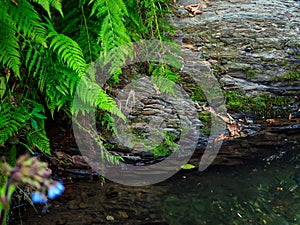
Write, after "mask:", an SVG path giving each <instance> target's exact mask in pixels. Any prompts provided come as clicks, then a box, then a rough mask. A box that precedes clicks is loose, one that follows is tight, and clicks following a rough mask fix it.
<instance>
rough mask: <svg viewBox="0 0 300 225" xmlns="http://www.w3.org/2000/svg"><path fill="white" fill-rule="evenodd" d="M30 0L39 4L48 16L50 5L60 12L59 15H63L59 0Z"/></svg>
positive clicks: (49, 14)
mask: <svg viewBox="0 0 300 225" xmlns="http://www.w3.org/2000/svg"><path fill="white" fill-rule="evenodd" d="M31 1H32V2H36V3H38V4H39V5H41V6H42V7H43V8H44V10H45V11H46V12H47V13H48V16H49V18H51V12H50V6H52V7H53V8H55V9H56V10H57V11H58V12H59V13H60V15H61V16H63V12H62V4H61V0H31Z"/></svg>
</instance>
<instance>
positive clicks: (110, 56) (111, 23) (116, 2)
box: [91, 0, 134, 80]
mask: <svg viewBox="0 0 300 225" xmlns="http://www.w3.org/2000/svg"><path fill="white" fill-rule="evenodd" d="M92 2H93V7H92V11H91V16H92V15H94V14H96V15H97V17H98V19H99V20H100V19H101V20H102V25H101V30H100V32H99V36H98V41H99V44H101V56H102V57H104V58H106V57H107V58H106V59H107V60H105V65H107V64H108V63H110V70H109V73H110V74H111V75H116V76H115V80H118V75H119V74H120V73H121V67H122V66H123V65H124V64H125V61H126V57H128V56H129V57H133V55H134V52H133V50H132V46H131V45H128V43H130V42H131V38H130V35H129V34H128V31H127V29H126V27H125V24H124V16H126V15H128V12H127V8H126V5H125V4H124V2H123V0H95V1H92ZM126 44H127V45H126ZM120 46H123V48H121V49H118V50H116V49H117V48H118V47H120ZM111 50H113V51H111Z"/></svg>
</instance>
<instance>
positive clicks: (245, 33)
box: [170, 0, 300, 112]
mask: <svg viewBox="0 0 300 225" xmlns="http://www.w3.org/2000/svg"><path fill="white" fill-rule="evenodd" d="M198 2H199V1H194V2H193V3H198ZM205 2H206V4H203V2H202V1H200V3H201V4H200V5H201V7H200V10H202V11H203V14H202V15H197V16H195V17H190V16H189V15H188V13H184V11H183V9H184V7H185V6H187V5H189V4H192V3H191V2H187V1H183V0H182V1H181V0H179V1H177V5H176V7H175V9H174V16H173V17H172V19H171V20H170V21H171V23H172V24H173V25H174V26H175V29H176V33H175V34H174V35H173V36H172V37H171V38H172V39H173V40H175V41H176V42H177V43H178V44H180V45H181V46H182V49H183V51H184V52H185V56H184V66H185V71H184V72H185V73H187V74H189V75H192V76H194V72H195V71H194V70H193V67H191V66H189V67H187V64H189V63H190V62H199V63H203V64H204V62H206V63H208V64H207V65H209V66H208V67H209V68H210V69H211V70H212V71H213V73H214V75H215V76H216V77H218V79H219V82H220V83H222V84H223V85H224V89H225V90H227V91H229V90H232V91H242V93H244V94H246V95H247V96H249V97H257V96H260V95H262V94H271V95H273V96H281V95H284V96H287V97H289V99H290V100H291V101H292V102H297V103H296V104H294V105H296V106H297V107H292V105H293V104H291V107H290V108H289V110H290V112H297V110H298V109H299V99H295V98H294V96H298V97H299V95H300V91H299V90H297V91H296V92H294V91H292V90H293V89H295V88H297V87H298V86H299V85H300V80H299V78H296V79H295V80H292V78H289V75H288V74H291V73H298V74H299V71H300V61H299V58H298V57H297V56H298V55H300V39H299V35H300V27H299V24H300V18H299V13H300V5H299V4H298V3H297V2H296V1H293V0H283V1H282V0H273V1H271V2H270V1H268V2H267V1H264V0H259V1H252V0H249V1H243V0H236V1H229V0H225V1H221V0H218V1H205ZM182 72H183V71H182ZM201 72H203V73H206V72H205V70H203V71H201Z"/></svg>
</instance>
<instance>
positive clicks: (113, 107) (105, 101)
mask: <svg viewBox="0 0 300 225" xmlns="http://www.w3.org/2000/svg"><path fill="white" fill-rule="evenodd" d="M76 94H77V97H78V99H80V100H81V101H82V103H83V104H84V105H87V106H90V107H94V108H95V107H99V108H100V109H102V110H105V111H108V112H110V113H112V114H115V115H117V116H118V117H120V118H122V119H123V120H125V116H124V115H123V113H122V112H121V111H120V110H119V108H118V106H117V104H116V102H115V101H114V99H113V98H111V97H110V96H108V95H107V94H106V93H105V92H104V90H103V89H102V88H101V87H100V86H99V85H98V84H97V83H96V82H94V81H91V80H90V79H88V78H87V77H82V78H81V81H80V82H79V84H78V86H77V92H76ZM77 104H78V102H77ZM75 107H77V108H78V105H77V106H75ZM75 109H76V108H75ZM89 109H91V108H89ZM77 111H78V110H75V111H74V113H76V112H77ZM83 113H84V112H83Z"/></svg>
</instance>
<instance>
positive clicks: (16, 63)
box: [0, 0, 178, 154]
mask: <svg viewBox="0 0 300 225" xmlns="http://www.w3.org/2000/svg"><path fill="white" fill-rule="evenodd" d="M168 11H169V9H168V4H167V3H166V1H164V0H149V1H148V0H142V1H136V0H130V1H123V0H110V1H108V0H90V1H87V0H80V1H77V0H70V1H65V2H62V1H61V0H18V1H15V0H3V1H0V19H1V20H2V24H1V27H0V102H1V105H0V131H1V133H0V146H8V144H9V143H13V144H21V145H23V146H25V147H26V148H27V149H28V150H29V151H32V149H33V148H34V147H37V148H38V149H39V150H41V151H42V152H44V153H46V154H50V147H49V140H48V138H47V136H46V131H45V120H46V119H47V117H48V115H51V116H52V117H54V115H55V112H56V111H58V112H65V113H66V114H67V115H70V116H71V115H72V113H73V114H77V113H83V114H84V113H86V112H88V111H90V110H94V109H97V110H100V111H101V112H103V113H104V114H108V115H110V114H115V115H117V116H119V117H121V118H123V119H124V116H123V114H122V113H121V112H120V110H119V109H118V107H117V105H116V103H115V102H114V100H113V98H111V97H110V96H108V95H107V94H106V92H105V91H104V90H103V89H102V87H101V86H100V85H99V84H97V83H96V82H95V81H96V80H95V74H93V73H86V70H87V68H88V65H89V63H91V62H93V61H95V60H96V59H97V58H99V57H102V58H104V59H105V65H104V66H106V67H107V68H108V72H109V74H110V75H111V76H113V79H114V82H118V81H119V76H120V75H121V74H122V67H123V66H124V65H125V63H126V60H127V59H128V58H132V57H133V56H134V54H135V52H134V51H133V49H132V48H131V44H130V43H131V42H132V41H138V40H141V39H144V38H146V39H151V38H152V39H153V38H157V39H158V40H159V42H160V45H159V46H157V47H156V48H155V49H153V50H155V51H161V52H164V46H163V45H162V41H165V40H166V38H165V36H164V33H165V32H166V31H169V26H168V24H167V22H166V20H164V19H163V18H164V15H165V13H166V12H168ZM125 44H126V45H125ZM124 46H125V47H124ZM116 48H118V51H115V49H116ZM120 50H121V51H120ZM162 55H163V57H162V62H161V63H159V65H158V66H154V67H153V66H152V67H151V68H150V70H149V73H150V74H154V75H155V76H162V77H164V78H166V79H167V80H166V81H165V82H164V84H159V83H158V84H157V85H158V86H159V88H163V87H164V89H163V91H171V88H170V87H172V85H173V83H174V82H175V81H176V80H177V79H178V76H177V74H176V73H174V72H173V71H172V70H173V67H176V66H174V65H171V66H168V65H167V64H168V63H169V61H170V60H172V59H171V58H170V57H172V56H171V54H169V55H168V54H165V55H164V54H162ZM153 65H154V64H153ZM176 65H177V67H178V63H177V64H176ZM153 68H154V69H153ZM79 83H80V85H79V86H78V84H79ZM166 83H167V86H166V85H165V84H166ZM76 90H77V94H78V101H79V102H76V103H78V104H77V105H76V106H75V107H74V108H72V106H73V105H72V104H73V99H74V94H75V92H76ZM71 109H74V110H73V111H72V110H71ZM105 118H106V121H108V120H107V119H108V118H109V117H107V116H106V117H105ZM112 123H113V121H112V120H109V123H104V124H109V127H108V128H109V129H111V128H112V127H113V125H112Z"/></svg>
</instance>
